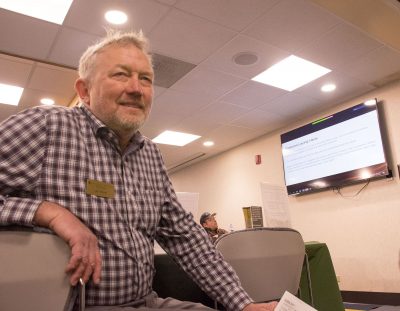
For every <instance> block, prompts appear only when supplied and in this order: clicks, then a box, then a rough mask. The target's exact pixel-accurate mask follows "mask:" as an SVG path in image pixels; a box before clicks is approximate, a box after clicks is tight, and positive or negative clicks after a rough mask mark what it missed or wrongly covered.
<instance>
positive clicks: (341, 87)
mask: <svg viewBox="0 0 400 311" xmlns="http://www.w3.org/2000/svg"><path fill="white" fill-rule="evenodd" d="M326 83H334V84H336V90H335V91H333V92H330V93H324V92H322V91H321V90H320V89H321V86H322V85H324V84H326ZM372 89H373V86H372V85H369V84H367V83H364V82H362V81H359V80H357V79H355V78H352V77H350V76H348V75H346V74H344V73H341V72H338V71H335V72H331V73H329V74H327V75H325V76H323V77H321V78H319V79H317V80H315V81H313V82H311V83H309V84H307V85H305V86H303V87H301V88H298V89H297V90H296V91H295V92H296V93H298V94H303V95H305V96H308V97H311V98H315V99H317V100H319V101H320V102H321V106H320V107H321V109H325V108H327V107H330V106H332V105H333V104H337V103H340V102H342V101H344V100H346V99H349V98H352V97H356V96H358V95H361V94H363V93H366V92H368V91H371V90H372Z"/></svg>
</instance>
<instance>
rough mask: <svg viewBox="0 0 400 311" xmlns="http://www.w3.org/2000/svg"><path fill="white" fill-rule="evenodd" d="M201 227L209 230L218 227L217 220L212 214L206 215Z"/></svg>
mask: <svg viewBox="0 0 400 311" xmlns="http://www.w3.org/2000/svg"><path fill="white" fill-rule="evenodd" d="M203 227H204V228H208V229H211V230H215V229H218V224H217V221H216V220H215V217H214V216H210V217H208V218H207V220H206V221H205V222H204V223H203Z"/></svg>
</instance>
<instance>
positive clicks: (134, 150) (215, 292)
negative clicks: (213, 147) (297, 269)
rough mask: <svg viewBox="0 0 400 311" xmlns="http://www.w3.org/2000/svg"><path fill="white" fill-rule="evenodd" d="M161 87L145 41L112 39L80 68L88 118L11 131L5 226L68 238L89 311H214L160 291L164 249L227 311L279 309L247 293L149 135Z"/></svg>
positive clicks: (4, 181)
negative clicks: (144, 130) (181, 196)
mask: <svg viewBox="0 0 400 311" xmlns="http://www.w3.org/2000/svg"><path fill="white" fill-rule="evenodd" d="M153 80H154V73H153V68H152V63H151V58H150V56H149V54H148V50H147V41H146V39H145V38H144V36H143V35H142V34H141V33H119V32H113V33H110V34H109V35H108V36H107V37H106V38H104V39H103V40H101V41H100V42H99V43H97V44H96V45H94V46H91V47H89V48H88V49H87V51H86V52H85V53H84V54H83V56H82V57H81V60H80V64H79V79H78V80H77V81H76V84H75V88H76V91H77V93H78V95H79V97H80V101H81V103H80V104H79V105H78V106H77V107H74V108H72V109H71V108H64V107H50V108H49V107H36V108H33V109H29V110H26V111H23V112H21V113H19V114H17V115H15V116H12V117H10V118H9V119H7V120H6V121H4V122H3V123H2V124H1V125H0V146H1V149H0V225H10V224H19V225H25V226H42V227H47V228H50V229H51V230H53V231H54V232H55V233H56V234H57V235H59V236H60V237H61V238H62V239H64V240H65V242H66V243H68V245H69V247H70V248H71V257H70V260H69V263H68V264H67V267H66V272H67V273H69V275H70V282H71V284H72V285H75V284H76V283H77V282H78V280H79V279H80V278H82V279H83V280H84V281H85V282H87V285H86V289H87V290H86V304H87V306H86V309H87V310H93V311H97V310H102V311H114V310H122V309H123V310H126V311H128V310H149V309H151V310H158V309H173V310H180V309H191V310H208V308H206V307H205V306H202V305H199V304H194V303H191V302H182V301H178V300H175V299H171V298H167V299H161V298H158V297H157V295H156V293H154V292H153V291H152V279H153V275H154V251H153V245H154V240H156V241H157V242H158V243H159V244H160V245H161V246H162V247H163V248H164V249H165V250H166V251H167V252H168V253H169V254H170V255H171V256H173V257H174V259H175V260H176V261H177V262H178V263H179V264H180V265H181V267H182V268H183V269H184V270H185V271H186V272H187V273H188V274H189V275H190V276H191V277H192V278H193V279H194V280H195V281H196V282H197V283H198V284H199V285H200V287H201V288H202V289H203V290H204V291H206V292H207V293H208V294H209V295H210V296H211V297H213V298H215V299H218V301H220V302H221V303H222V304H224V305H225V307H226V308H227V309H228V310H245V311H251V310H273V309H274V306H275V305H276V303H268V304H254V303H253V301H252V300H251V298H250V297H249V296H248V295H247V294H246V292H245V291H244V290H243V288H242V287H241V286H240V282H239V280H238V278H237V276H236V274H235V273H234V271H233V270H232V268H231V267H230V266H229V265H228V264H227V263H226V262H225V261H224V260H223V258H222V257H221V255H220V254H219V253H218V252H217V251H216V250H215V249H214V247H213V245H212V243H210V241H209V239H208V236H207V234H206V233H205V232H204V230H203V229H202V228H201V226H199V225H197V224H196V223H195V221H194V220H193V217H192V215H191V214H190V213H187V212H185V211H184V209H183V208H182V207H181V205H180V204H179V202H178V200H177V198H176V195H175V192H174V190H173V188H172V185H171V182H170V180H169V178H168V176H167V173H166V169H165V167H164V164H163V162H162V157H161V153H160V151H159V150H158V148H157V146H156V144H154V143H153V142H152V141H151V140H150V139H148V138H146V137H144V136H143V135H142V134H141V133H140V132H139V128H140V127H141V126H142V125H143V123H144V122H145V120H146V119H147V117H148V115H149V112H150V108H151V104H152V99H153ZM266 281H268V282H271V281H272V280H266Z"/></svg>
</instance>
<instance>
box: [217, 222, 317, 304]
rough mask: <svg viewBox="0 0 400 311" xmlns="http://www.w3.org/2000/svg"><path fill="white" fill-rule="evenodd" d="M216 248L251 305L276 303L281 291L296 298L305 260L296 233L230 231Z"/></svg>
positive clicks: (252, 230)
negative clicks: (255, 303) (252, 302)
mask: <svg viewBox="0 0 400 311" xmlns="http://www.w3.org/2000/svg"><path fill="white" fill-rule="evenodd" d="M216 248H217V249H218V250H219V251H220V252H221V253H222V255H223V257H224V258H225V260H226V261H227V262H229V263H230V264H231V265H232V267H233V268H234V269H235V271H236V273H237V275H238V276H239V279H240V282H241V284H242V286H243V288H244V289H245V290H246V291H247V293H248V294H249V295H250V297H251V298H252V299H253V300H254V301H255V302H266V301H271V300H277V299H279V298H281V296H282V295H283V294H284V292H285V291H289V292H290V293H292V294H294V295H297V293H298V291H299V285H300V278H301V272H302V267H303V262H304V260H305V259H307V258H306V252H305V247H304V241H303V239H302V237H301V235H300V233H299V232H298V231H296V230H293V229H289V228H254V229H246V230H240V231H234V232H231V233H228V234H226V235H223V236H221V237H220V238H219V239H218V240H217V241H216ZM306 263H307V261H306ZM307 267H308V265H307ZM308 280H309V282H310V278H309V275H308ZM309 289H310V290H311V285H310V283H309Z"/></svg>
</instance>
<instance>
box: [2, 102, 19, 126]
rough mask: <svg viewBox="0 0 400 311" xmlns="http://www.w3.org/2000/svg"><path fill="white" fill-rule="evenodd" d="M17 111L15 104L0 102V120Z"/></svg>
mask: <svg viewBox="0 0 400 311" xmlns="http://www.w3.org/2000/svg"><path fill="white" fill-rule="evenodd" d="M17 111H18V108H17V106H12V105H4V104H0V122H2V121H4V120H5V119H7V118H8V117H10V116H12V115H13V114H16V113H17Z"/></svg>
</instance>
